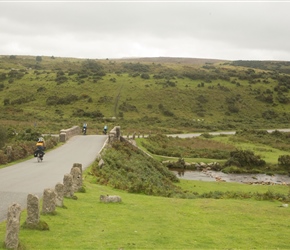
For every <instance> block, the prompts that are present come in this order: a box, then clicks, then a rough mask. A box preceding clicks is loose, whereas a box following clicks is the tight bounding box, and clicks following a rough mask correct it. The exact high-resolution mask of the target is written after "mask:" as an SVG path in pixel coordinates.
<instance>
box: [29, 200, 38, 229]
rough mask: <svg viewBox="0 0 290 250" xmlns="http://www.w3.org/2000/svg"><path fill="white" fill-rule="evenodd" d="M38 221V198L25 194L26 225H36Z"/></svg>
mask: <svg viewBox="0 0 290 250" xmlns="http://www.w3.org/2000/svg"><path fill="white" fill-rule="evenodd" d="M38 223H39V198H38V197H37V196H36V195H33V194H29V195H27V218H26V224H27V225H38Z"/></svg>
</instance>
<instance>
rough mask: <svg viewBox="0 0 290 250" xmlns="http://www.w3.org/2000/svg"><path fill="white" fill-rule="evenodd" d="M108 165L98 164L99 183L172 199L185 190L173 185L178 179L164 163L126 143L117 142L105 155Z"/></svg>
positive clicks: (95, 170)
mask: <svg viewBox="0 0 290 250" xmlns="http://www.w3.org/2000/svg"><path fill="white" fill-rule="evenodd" d="M102 159H103V160H104V162H105V166H104V167H102V168H99V167H98V162H96V163H95V164H94V166H93V168H92V173H93V174H94V175H95V176H96V178H97V182H98V183H100V184H103V185H109V186H112V187H114V188H118V189H122V190H126V191H128V192H133V193H144V194H148V195H159V196H166V197H172V196H174V195H176V194H180V193H182V191H181V190H180V189H179V188H178V187H176V186H175V185H174V184H173V183H172V182H178V181H179V180H178V178H177V177H176V176H175V175H174V174H173V173H172V172H170V171H169V170H168V169H167V168H166V167H164V166H163V165H162V164H161V163H159V162H157V161H156V160H154V159H153V158H151V157H148V156H147V155H145V154H144V153H143V152H142V151H140V150H139V149H137V148H136V147H134V146H132V145H131V144H130V143H126V142H115V143H114V144H113V145H112V147H111V148H107V149H106V150H105V151H104V153H103V154H102Z"/></svg>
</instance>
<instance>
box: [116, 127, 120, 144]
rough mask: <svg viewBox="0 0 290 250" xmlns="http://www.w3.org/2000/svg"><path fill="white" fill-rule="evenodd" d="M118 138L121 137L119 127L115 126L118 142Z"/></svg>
mask: <svg viewBox="0 0 290 250" xmlns="http://www.w3.org/2000/svg"><path fill="white" fill-rule="evenodd" d="M120 137H121V127H120V126H116V139H117V140H118V141H120Z"/></svg>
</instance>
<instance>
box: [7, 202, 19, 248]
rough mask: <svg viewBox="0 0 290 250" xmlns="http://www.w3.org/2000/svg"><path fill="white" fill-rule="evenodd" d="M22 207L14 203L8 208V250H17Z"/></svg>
mask: <svg viewBox="0 0 290 250" xmlns="http://www.w3.org/2000/svg"><path fill="white" fill-rule="evenodd" d="M20 217H21V207H20V205H19V204H17V203H14V204H12V205H11V206H10V207H9V208H8V213H7V224H6V237H5V247H6V248H8V249H17V247H18V243H19V239H18V234H19V227H20Z"/></svg>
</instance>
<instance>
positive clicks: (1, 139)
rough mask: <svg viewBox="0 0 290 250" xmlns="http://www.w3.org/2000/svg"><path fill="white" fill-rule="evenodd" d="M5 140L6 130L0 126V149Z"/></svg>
mask: <svg viewBox="0 0 290 250" xmlns="http://www.w3.org/2000/svg"><path fill="white" fill-rule="evenodd" d="M6 140H7V130H6V129H5V128H4V127H2V126H0V149H1V148H3V147H4V145H5V143H6Z"/></svg>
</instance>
